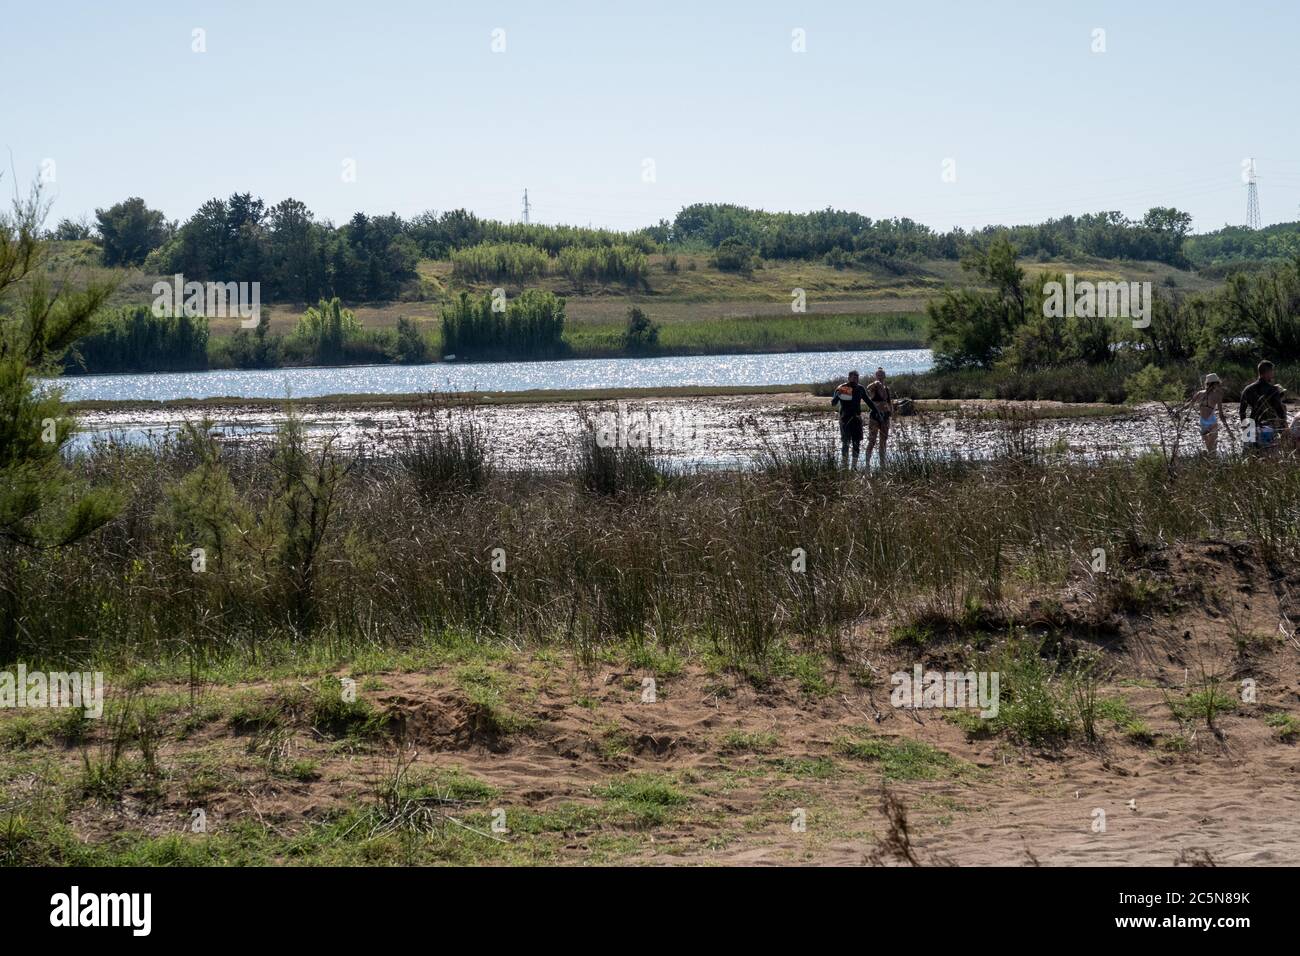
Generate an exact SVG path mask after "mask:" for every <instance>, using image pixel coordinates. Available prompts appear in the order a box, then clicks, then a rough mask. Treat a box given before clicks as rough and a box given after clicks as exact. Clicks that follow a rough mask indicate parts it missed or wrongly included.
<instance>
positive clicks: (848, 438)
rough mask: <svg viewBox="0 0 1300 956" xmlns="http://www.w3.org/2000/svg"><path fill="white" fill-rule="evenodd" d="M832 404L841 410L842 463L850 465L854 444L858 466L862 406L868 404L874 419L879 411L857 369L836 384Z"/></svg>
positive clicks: (854, 461) (854, 462) (860, 444)
mask: <svg viewBox="0 0 1300 956" xmlns="http://www.w3.org/2000/svg"><path fill="white" fill-rule="evenodd" d="M831 404H832V405H834V406H835V407H836V408H838V409H839V412H840V464H841V466H843V467H845V468H847V467H849V448H850V446H852V448H853V467H854V468H857V467H858V456H859V454H861V451H862V406H863V405H866V406H867V409H868V410H869V411H870V414H871V418H872V420H873V421H874V419H875V418H876V414H877V413H876V407H875V405H873V404H872V402H871V397H870V396H869V395H867V390H866V389H865V388H863V387H862V385H861V383H860V382H859V381H858V373H857V370H856V369H855V370H854V371H852V372H849V379H848V381H847V382H843V383H841V384H840V385H837V386H835V391H834V392H833V393H832V395H831ZM868 454H870V452H868Z"/></svg>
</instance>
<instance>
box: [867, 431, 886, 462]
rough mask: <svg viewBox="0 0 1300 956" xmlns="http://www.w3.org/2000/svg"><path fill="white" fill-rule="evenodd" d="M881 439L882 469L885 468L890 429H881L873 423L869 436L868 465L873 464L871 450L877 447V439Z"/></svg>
mask: <svg viewBox="0 0 1300 956" xmlns="http://www.w3.org/2000/svg"><path fill="white" fill-rule="evenodd" d="M877 435H879V437H880V467H881V468H884V467H885V444H886V442H888V441H889V428H888V427H885V428H881V427H880V426H879V425H877V424H876V423H875V422H872V423H871V429H870V434H869V435H868V436H867V464H868V465H870V464H871V450H872V449H873V448H875V447H876V437H877Z"/></svg>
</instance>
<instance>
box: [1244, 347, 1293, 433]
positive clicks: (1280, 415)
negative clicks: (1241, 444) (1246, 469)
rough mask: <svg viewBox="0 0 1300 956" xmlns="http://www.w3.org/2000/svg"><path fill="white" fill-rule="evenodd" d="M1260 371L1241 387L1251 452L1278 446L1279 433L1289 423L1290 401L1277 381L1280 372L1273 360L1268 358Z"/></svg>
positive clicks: (1262, 363) (1259, 368) (1245, 426)
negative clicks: (1287, 421) (1277, 371)
mask: <svg viewBox="0 0 1300 956" xmlns="http://www.w3.org/2000/svg"><path fill="white" fill-rule="evenodd" d="M1257 371H1258V372H1259V377H1258V378H1257V379H1255V381H1253V382H1251V383H1250V384H1249V385H1247V386H1246V387H1245V388H1244V389H1242V390H1241V408H1240V410H1239V412H1240V418H1241V420H1242V422H1243V423H1245V424H1243V425H1242V428H1243V430H1245V432H1246V434H1245V436H1244V437H1245V439H1246V441H1245V445H1246V451H1248V452H1262V451H1268V450H1270V449H1271V448H1274V447H1276V446H1275V445H1274V444H1273V442H1274V440H1275V439H1276V438H1277V434H1278V432H1279V431H1281V430H1282V429H1283V428H1285V427H1286V405H1285V404H1284V403H1283V400H1282V396H1283V395H1284V394H1285V393H1286V389H1284V388H1281V387H1279V386H1278V385H1276V384H1274V382H1273V377H1274V375H1275V374H1276V372H1275V370H1274V368H1273V363H1272V362H1270V361H1268V360H1267V359H1265V360H1264V361H1263V362H1260V363H1259V365H1258V367H1257Z"/></svg>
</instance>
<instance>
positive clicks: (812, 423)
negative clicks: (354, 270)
mask: <svg viewBox="0 0 1300 956" xmlns="http://www.w3.org/2000/svg"><path fill="white" fill-rule="evenodd" d="M980 412H987V403H972V405H971V406H969V407H966V408H963V409H962V410H961V411H959V412H946V413H942V414H940V413H938V412H927V413H924V414H921V415H917V416H913V417H900V418H896V419H895V421H894V427H893V429H892V430H891V436H890V445H889V448H890V453H891V455H892V456H894V457H895V458H897V457H898V456H899V455H902V454H907V453H912V454H923V455H931V456H940V457H952V456H961V457H966V458H975V459H987V458H993V457H996V456H998V455H1002V454H1006V452H1007V451H1008V449H1009V448H1010V447H1015V448H1018V449H1030V450H1032V451H1033V452H1034V453H1035V454H1037V455H1040V456H1049V457H1052V458H1054V459H1056V460H1062V461H1067V460H1074V461H1096V460H1098V459H1101V458H1106V457H1116V456H1130V455H1134V454H1138V453H1140V452H1143V451H1146V450H1147V449H1149V448H1151V447H1153V446H1158V445H1159V443H1160V441H1161V438H1162V422H1161V418H1160V415H1161V414H1162V413H1161V412H1159V410H1158V407H1157V406H1147V407H1139V408H1136V409H1133V410H1131V411H1124V412H1121V413H1119V414H1116V415H1113V416H1106V417H1080V418H1049V419H1040V420H1038V421H1035V422H1033V423H1032V424H1030V425H1028V426H1025V427H1020V428H1017V427H1014V426H1011V425H1009V424H1007V423H1006V422H1004V421H997V420H992V419H989V418H987V417H977V416H978V414H979V413H980ZM204 414H207V415H208V417H209V418H210V419H211V421H212V424H213V428H214V431H215V432H216V433H217V434H218V435H219V436H220V437H221V440H222V441H224V442H228V443H232V444H239V445H252V446H257V445H262V444H265V443H266V442H267V441H268V440H269V438H270V436H271V434H272V432H273V431H274V429H275V428H276V426H277V425H278V424H279V423H280V422H282V421H283V420H284V415H283V413H282V412H281V411H279V410H278V409H274V408H264V407H250V406H240V405H237V404H232V405H230V406H221V407H214V408H208V409H205V410H204ZM299 414H300V417H301V418H302V420H303V422H304V425H305V427H306V429H307V432H308V435H309V437H311V438H313V439H316V440H321V439H324V438H326V437H329V438H332V439H334V441H335V442H336V443H337V445H338V446H339V447H341V448H346V449H350V450H354V451H364V452H366V453H368V454H373V455H378V456H385V455H390V454H393V453H394V451H396V450H398V449H400V448H401V446H402V444H403V442H405V441H406V440H407V438H409V437H410V436H412V435H414V434H417V433H419V432H424V431H427V430H428V429H429V428H431V427H433V426H434V424H435V423H446V421H447V420H448V417H449V416H450V417H452V418H454V419H464V418H467V417H468V418H472V420H473V422H474V424H475V425H476V426H477V427H478V428H480V429H481V430H482V432H483V433H484V435H485V436H486V438H487V444H488V446H489V448H490V457H491V459H492V461H493V463H494V464H496V465H497V466H499V467H503V468H507V469H512V468H522V467H531V468H553V467H556V466H559V465H563V464H564V463H565V462H566V461H568V460H569V458H570V456H571V455H572V452H573V448H574V442H575V439H576V438H577V436H578V435H579V434H580V432H581V431H582V429H583V428H584V424H583V421H584V416H585V418H586V419H587V420H589V421H594V422H595V424H597V425H602V424H603V425H606V426H608V427H609V428H610V433H611V434H613V435H618V434H620V424H621V425H622V428H621V433H622V434H623V436H624V439H623V442H624V443H625V444H635V443H636V442H637V441H638V437H637V436H638V435H642V434H644V433H646V432H652V433H654V434H657V440H655V441H654V444H655V447H656V448H657V449H658V450H659V451H660V452H661V454H662V457H663V459H664V460H665V463H666V464H668V465H669V466H673V467H678V468H710V469H712V468H732V467H738V466H745V465H748V464H752V463H754V462H755V461H756V460H757V459H759V458H760V457H762V455H763V454H764V450H765V448H768V447H778V448H780V447H784V446H789V445H791V444H797V445H801V446H804V447H809V448H827V449H831V450H836V449H837V448H838V429H837V425H836V420H835V415H834V412H833V410H832V409H831V407H830V405H829V401H828V400H827V399H825V398H820V397H816V396H812V395H809V394H798V395H794V394H792V395H759V396H754V397H753V398H749V397H746V396H734V395H728V396H719V397H717V398H662V399H647V400H635V401H625V402H614V401H610V402H603V403H597V402H584V403H574V402H556V403H548V404H526V405H492V404H486V405H478V406H471V407H464V408H458V409H454V410H442V411H438V412H436V413H434V416H435V419H436V422H435V421H431V420H430V419H428V418H421V417H420V416H419V415H417V414H416V413H414V412H412V411H410V410H408V409H404V408H376V407H364V408H342V407H340V408H331V407H329V406H314V407H313V406H308V407H306V408H303V409H301V410H300V412H299ZM199 415H200V413H197V412H192V411H191V412H186V413H184V414H182V413H179V412H177V411H175V410H172V409H148V410H138V409H137V410H122V411H97V412H83V413H81V414H80V415H78V419H79V423H80V426H81V431H80V432H79V433H78V434H77V435H76V437H75V438H74V441H73V443H72V447H73V448H75V449H78V450H84V449H86V448H88V447H90V445H91V444H92V442H94V441H95V440H102V439H106V438H112V439H114V440H119V441H127V442H135V443H141V442H156V441H161V440H164V439H165V438H166V437H167V436H170V435H173V434H174V433H175V432H176V430H177V428H178V427H179V425H180V424H181V422H182V421H183V420H184V419H185V418H188V419H190V420H193V421H197V420H198V419H199ZM638 426H640V430H638ZM1164 438H1165V440H1166V441H1168V440H1170V436H1169V435H1168V434H1167V433H1166V434H1165V435H1164ZM1180 440H1181V442H1182V452H1183V454H1190V453H1194V452H1196V451H1199V449H1200V447H1201V444H1200V439H1199V437H1198V436H1197V433H1196V429H1195V427H1194V426H1191V427H1189V428H1187V429H1185V430H1184V432H1183V434H1182V435H1181V438H1180ZM1231 448H1232V443H1231V442H1230V441H1227V440H1225V441H1223V442H1221V443H1220V453H1221V454H1224V453H1226V452H1227V451H1229V450H1230V449H1231ZM864 451H865V443H864Z"/></svg>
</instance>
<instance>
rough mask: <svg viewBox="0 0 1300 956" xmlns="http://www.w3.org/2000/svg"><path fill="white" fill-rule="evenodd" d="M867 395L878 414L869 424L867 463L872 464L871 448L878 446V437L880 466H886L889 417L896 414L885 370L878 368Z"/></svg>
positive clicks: (873, 416)
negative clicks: (886, 381) (878, 442)
mask: <svg viewBox="0 0 1300 956" xmlns="http://www.w3.org/2000/svg"><path fill="white" fill-rule="evenodd" d="M867 397H868V398H869V399H871V404H872V407H873V408H875V410H876V414H874V415H872V416H871V424H870V425H868V426H867V464H868V465H870V464H871V449H873V448H875V447H876V439H877V438H879V439H880V467H881V468H884V467H885V443H886V442H887V441H888V440H889V419H890V416H891V415H893V414H894V396H893V395H891V394H890V392H889V386H888V385H886V384H885V370H884V369H883V368H878V369H876V375H875V378H873V379H872V381H871V384H870V385H868V386H867Z"/></svg>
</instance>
